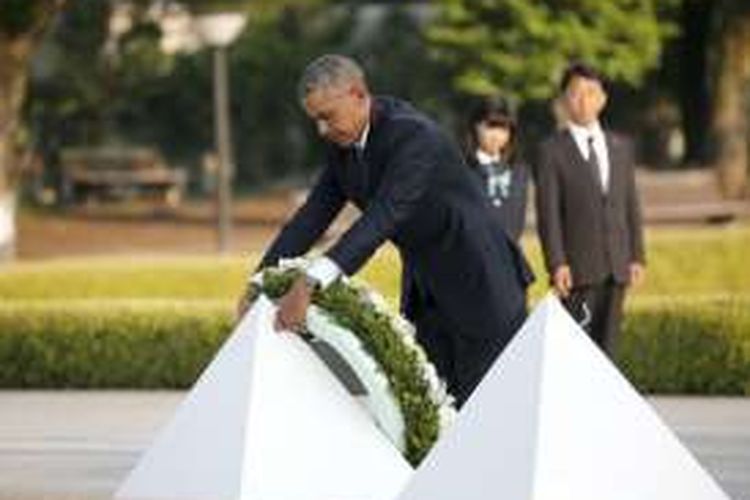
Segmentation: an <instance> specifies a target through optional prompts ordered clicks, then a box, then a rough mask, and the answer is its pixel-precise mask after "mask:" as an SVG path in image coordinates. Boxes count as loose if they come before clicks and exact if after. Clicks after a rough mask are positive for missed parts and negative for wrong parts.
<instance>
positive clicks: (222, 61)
mask: <svg viewBox="0 0 750 500" xmlns="http://www.w3.org/2000/svg"><path fill="white" fill-rule="evenodd" d="M227 73H228V71H227V49H226V48H225V47H217V48H216V49H215V50H214V104H215V113H214V118H215V122H216V123H215V125H216V149H217V150H218V155H219V170H218V173H217V183H216V215H217V217H216V233H217V245H218V251H219V253H222V254H226V253H228V252H229V245H230V241H229V240H230V232H231V229H232V227H231V226H232V220H231V217H232V213H231V203H232V172H233V170H234V169H233V160H232V146H231V132H230V125H229V82H228V77H227Z"/></svg>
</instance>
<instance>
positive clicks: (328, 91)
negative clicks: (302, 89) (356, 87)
mask: <svg viewBox="0 0 750 500" xmlns="http://www.w3.org/2000/svg"><path fill="white" fill-rule="evenodd" d="M344 90H345V89H344V88H343V87H342V86H326V87H320V88H317V89H313V90H311V91H310V92H308V93H307V95H306V96H305V107H306V108H308V109H311V110H312V109H315V110H318V109H324V108H329V107H331V106H333V105H334V104H335V99H334V98H335V97H337V96H339V95H341V92H343V91H344Z"/></svg>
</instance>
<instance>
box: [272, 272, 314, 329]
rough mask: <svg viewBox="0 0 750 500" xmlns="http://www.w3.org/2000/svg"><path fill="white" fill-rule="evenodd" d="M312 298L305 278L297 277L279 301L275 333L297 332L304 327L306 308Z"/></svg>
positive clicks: (310, 288)
mask: <svg viewBox="0 0 750 500" xmlns="http://www.w3.org/2000/svg"><path fill="white" fill-rule="evenodd" d="M311 298H312V287H311V286H310V285H309V283H308V282H307V279H306V278H305V276H304V275H303V276H300V277H298V278H297V279H296V280H295V281H294V283H293V284H292V286H291V288H290V289H289V291H288V292H287V293H286V295H284V296H283V297H281V299H280V300H279V309H278V311H276V321H275V323H274V328H275V329H276V331H277V332H278V331H283V330H290V331H296V332H299V330H300V329H301V328H302V327H303V326H304V325H305V317H306V315H307V308H308V306H309V305H310V300H311Z"/></svg>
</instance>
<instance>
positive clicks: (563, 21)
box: [430, 0, 674, 100]
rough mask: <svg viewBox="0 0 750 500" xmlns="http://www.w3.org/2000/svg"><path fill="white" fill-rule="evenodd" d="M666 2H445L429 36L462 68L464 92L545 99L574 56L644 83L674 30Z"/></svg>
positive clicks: (442, 57) (459, 81)
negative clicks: (665, 18)
mask: <svg viewBox="0 0 750 500" xmlns="http://www.w3.org/2000/svg"><path fill="white" fill-rule="evenodd" d="M663 7H664V2H662V3H661V5H660V4H659V2H658V1H657V0H640V1H632V0H616V1H615V0H611V1H606V2H602V1H597V0H566V1H563V2H560V1H557V0H544V1H538V2H528V1H526V0H482V1H474V0H444V1H442V2H440V3H439V11H440V12H439V15H438V18H437V19H436V21H435V22H434V25H433V26H432V28H431V29H430V40H431V41H432V42H433V43H434V44H435V47H436V51H435V55H436V56H437V57H438V58H439V59H440V60H441V61H444V62H445V63H446V64H448V65H450V66H451V67H453V68H455V70H456V71H457V77H456V79H455V82H454V83H455V85H456V86H457V87H458V88H459V89H460V90H462V91H464V92H467V93H469V94H479V95H482V94H490V93H496V92H499V91H502V92H504V93H506V94H508V95H510V96H512V97H513V98H515V99H518V100H521V99H544V98H548V97H550V96H551V95H552V94H553V93H554V90H555V88H556V84H557V82H558V79H559V76H560V73H561V71H562V69H563V67H564V66H565V65H566V64H567V62H568V61H569V60H570V59H581V60H585V61H587V62H589V63H590V64H593V65H595V66H596V67H598V68H600V69H601V71H602V72H603V73H604V74H606V75H607V76H609V77H610V78H612V79H614V80H618V81H624V82H627V83H631V84H637V83H639V82H640V81H641V79H642V77H643V75H644V73H645V71H646V70H647V69H649V68H651V67H653V66H654V65H655V64H656V63H657V62H658V59H659V55H660V52H661V48H662V41H663V40H664V38H665V37H667V36H669V35H671V34H673V33H674V27H673V26H672V25H671V24H669V23H665V22H660V20H659V18H658V16H657V14H658V9H659V8H663Z"/></svg>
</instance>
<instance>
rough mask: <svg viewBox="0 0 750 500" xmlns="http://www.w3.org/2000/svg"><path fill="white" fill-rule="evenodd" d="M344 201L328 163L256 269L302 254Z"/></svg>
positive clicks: (308, 248) (320, 233)
mask: <svg viewBox="0 0 750 500" xmlns="http://www.w3.org/2000/svg"><path fill="white" fill-rule="evenodd" d="M345 202H346V197H345V196H344V193H343V192H342V190H341V186H340V185H339V183H338V180H337V179H336V178H335V175H334V172H333V167H332V166H330V164H329V166H327V167H326V168H325V170H324V171H323V172H322V174H321V175H320V177H319V178H318V180H317V182H316V183H315V186H314V187H313V189H312V191H311V192H310V195H309V196H308V197H307V200H305V203H304V204H303V205H302V206H301V207H300V208H299V210H297V212H296V213H295V214H294V216H293V217H292V219H291V220H290V221H289V222H288V223H287V224H285V225H284V228H283V229H282V230H281V232H280V233H279V235H278V236H277V237H276V239H275V240H274V242H273V243H272V244H271V246H270V248H269V249H268V251H266V254H265V256H264V257H263V259H262V260H261V263H260V266H259V268H260V269H262V268H264V267H267V266H273V265H275V264H277V263H278V261H279V259H281V258H290V257H297V256H300V255H303V254H305V253H306V252H307V251H308V250H310V248H311V247H312V246H313V244H315V242H316V241H317V240H318V238H320V236H321V235H322V234H323V232H324V231H325V230H326V229H328V226H330V224H331V222H332V221H333V219H334V218H335V217H336V215H337V214H338V213H339V212H340V211H341V209H342V208H343V206H344V203H345Z"/></svg>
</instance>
